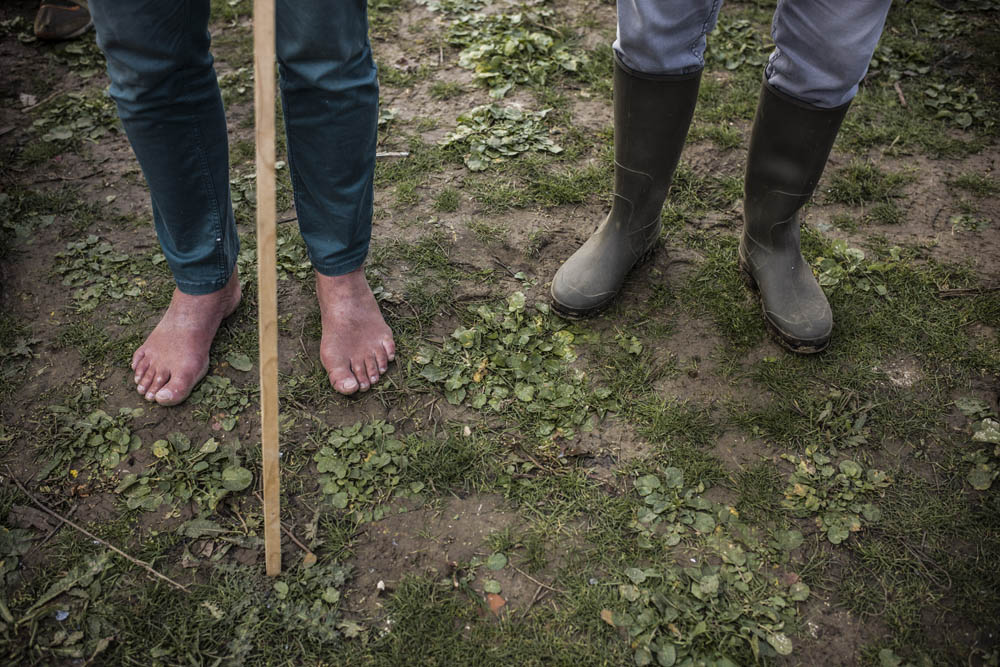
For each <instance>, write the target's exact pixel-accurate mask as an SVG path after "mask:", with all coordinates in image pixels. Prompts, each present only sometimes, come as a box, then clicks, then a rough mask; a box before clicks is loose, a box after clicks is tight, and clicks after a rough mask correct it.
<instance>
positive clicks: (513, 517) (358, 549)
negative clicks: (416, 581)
mask: <svg viewBox="0 0 1000 667" xmlns="http://www.w3.org/2000/svg"><path fill="white" fill-rule="evenodd" d="M519 521H520V519H519V518H518V516H517V514H516V512H514V511H512V510H510V509H508V508H507V507H505V505H504V502H503V499H502V498H501V497H500V496H496V495H486V496H482V495H472V496H469V497H467V498H450V499H447V500H444V501H443V502H441V503H435V504H433V505H429V506H425V507H422V508H420V509H415V510H412V511H408V512H403V513H401V514H394V515H392V516H389V517H387V518H385V519H383V520H382V521H378V522H375V523H372V524H369V525H368V526H366V527H365V530H364V533H363V534H362V535H361V537H360V538H359V540H358V542H357V544H356V546H355V548H354V558H353V561H354V562H355V563H356V564H357V573H356V576H355V578H354V580H353V582H352V585H351V588H350V591H349V593H348V604H349V605H350V606H351V608H352V609H354V610H355V611H360V610H362V609H364V610H366V611H368V612H373V611H375V610H377V609H378V608H379V607H381V605H382V601H381V599H380V598H381V591H380V588H379V585H378V584H379V582H380V581H381V582H382V583H383V586H382V589H381V590H386V589H387V590H390V591H391V590H392V588H393V587H394V586H395V585H396V584H398V583H399V581H400V580H402V579H403V578H404V577H407V576H414V575H426V574H430V575H432V576H435V577H451V576H452V575H453V574H455V573H456V571H457V570H459V569H460V568H463V567H468V563H469V561H471V560H472V559H473V558H474V557H478V558H480V559H482V560H485V559H486V557H487V556H489V555H490V553H491V551H490V548H489V546H488V545H487V542H486V540H487V538H488V537H489V536H490V535H491V534H492V533H494V532H498V531H502V530H504V529H507V528H511V527H514V526H516V525H517V524H518V523H519ZM456 576H458V575H457V574H456ZM497 576H500V575H499V574H497ZM504 590H506V587H505V589H504ZM511 592H512V593H513V592H515V591H513V590H512V591H511ZM513 597H515V596H512V598H513Z"/></svg>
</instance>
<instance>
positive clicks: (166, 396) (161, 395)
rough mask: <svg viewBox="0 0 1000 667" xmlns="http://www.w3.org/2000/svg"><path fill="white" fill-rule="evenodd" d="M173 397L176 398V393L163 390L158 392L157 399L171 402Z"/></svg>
mask: <svg viewBox="0 0 1000 667" xmlns="http://www.w3.org/2000/svg"><path fill="white" fill-rule="evenodd" d="M173 397H174V392H172V391H170V390H169V389H161V390H160V391H158V392H156V398H157V400H160V401H169V400H172V399H173Z"/></svg>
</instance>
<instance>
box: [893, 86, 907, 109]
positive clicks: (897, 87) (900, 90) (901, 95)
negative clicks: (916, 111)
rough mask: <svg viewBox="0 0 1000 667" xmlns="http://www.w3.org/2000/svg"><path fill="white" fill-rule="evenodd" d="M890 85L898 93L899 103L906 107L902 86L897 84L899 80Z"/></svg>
mask: <svg viewBox="0 0 1000 667" xmlns="http://www.w3.org/2000/svg"><path fill="white" fill-rule="evenodd" d="M892 87H893V88H895V89H896V94H897V95H899V104H900V106H902V107H903V108H904V109H905V108H906V107H907V104H906V97H904V96H903V87H902V86H900V85H899V81H896V82H895V83H893V84H892Z"/></svg>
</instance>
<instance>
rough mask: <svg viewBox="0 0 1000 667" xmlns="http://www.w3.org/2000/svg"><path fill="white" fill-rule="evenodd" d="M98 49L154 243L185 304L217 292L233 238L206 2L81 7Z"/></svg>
mask: <svg viewBox="0 0 1000 667" xmlns="http://www.w3.org/2000/svg"><path fill="white" fill-rule="evenodd" d="M89 5H90V11H91V14H92V15H93V18H94V25H95V28H96V30H97V43H98V45H99V46H100V47H101V50H102V51H104V54H105V56H106V57H107V61H108V75H109V76H110V78H111V87H110V93H111V96H112V97H113V98H114V100H115V103H116V104H117V106H118V114H119V116H120V117H121V120H122V124H123V125H124V127H125V132H126V134H127V135H128V138H129V141H130V142H131V144H132V149H133V150H134V151H135V154H136V157H137V158H138V159H139V164H140V166H141V167H142V171H143V174H144V175H145V177H146V182H147V183H148V184H149V189H150V195H151V197H152V202H153V222H154V225H155V227H156V233H157V236H158V237H159V240H160V245H161V247H162V248H163V254H164V255H165V256H166V258H167V263H168V264H169V266H170V270H171V271H172V272H173V274H174V280H175V282H176V283H177V287H178V288H179V289H180V290H181V291H182V292H185V293H187V294H208V293H210V292H214V291H216V290H219V289H221V288H223V287H224V286H225V285H226V283H227V282H228V280H229V277H230V275H231V274H232V271H233V267H234V266H235V264H236V255H237V253H238V251H239V237H238V235H237V232H236V224H235V221H234V218H233V210H232V203H231V201H230V197H229V143H228V137H227V135H226V117H225V112H224V110H223V108H222V97H221V95H220V93H219V86H218V83H217V80H216V75H215V69H214V67H213V66H212V62H213V60H212V56H211V54H210V53H209V44H210V41H211V40H210V37H209V34H208V19H209V7H210V5H209V2H208V0H175V1H173V2H162V1H161V0H146V1H145V2H112V1H111V0H90V3H89Z"/></svg>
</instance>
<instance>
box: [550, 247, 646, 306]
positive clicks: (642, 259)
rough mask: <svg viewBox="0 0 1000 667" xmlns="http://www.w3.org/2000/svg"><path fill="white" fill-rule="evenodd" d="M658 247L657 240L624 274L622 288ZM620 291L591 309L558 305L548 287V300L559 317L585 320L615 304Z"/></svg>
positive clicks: (619, 289)
mask: <svg viewBox="0 0 1000 667" xmlns="http://www.w3.org/2000/svg"><path fill="white" fill-rule="evenodd" d="M659 247H660V242H659V240H657V241H656V242H655V243H654V244H653V246H652V247H651V248H650V249H649V250H647V251H646V252H644V253H642V254H641V255H639V259H637V260H635V263H634V264H632V267H631V268H630V269H629V270H628V271H627V272H626V273H625V277H624V278H623V279H622V285H623V286H624V284H625V280H627V279H628V277H629V276H630V275H632V272H633V271H635V270H636V269H638V268H639V267H640V266H642V265H643V264H645V263H646V262H648V261H649V260H650V259H652V257H653V255H655V254H656V251H657V249H658V248H659ZM621 291H622V290H621V287H619V288H618V291H616V292H615V293H614V294H612V295H611V296H609V297H608V298H607V299H606V300H605V301H603V302H601V303H600V304H598V305H596V306H593V307H591V308H583V309H581V308H571V307H570V306H566V305H563V304H561V303H559V301H558V300H556V296H555V294H553V293H552V288H551V287H549V300H551V301H552V309H553V310H555V311H556V312H557V313H559V314H560V315H561V316H563V317H565V318H566V319H568V320H585V319H588V318H591V317H593V316H595V315H597V314H599V313H600V312H601V311H603V310H605V309H606V308H608V306H610V305H611V304H612V303H614V302H615V299H616V298H618V295H619V294H621Z"/></svg>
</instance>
